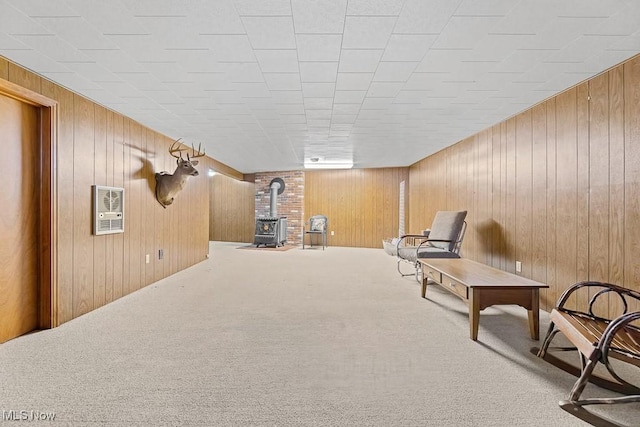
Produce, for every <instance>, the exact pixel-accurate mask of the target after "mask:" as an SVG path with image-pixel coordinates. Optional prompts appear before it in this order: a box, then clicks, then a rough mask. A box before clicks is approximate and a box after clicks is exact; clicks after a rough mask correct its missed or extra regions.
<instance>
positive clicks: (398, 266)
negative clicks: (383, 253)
mask: <svg viewBox="0 0 640 427" xmlns="http://www.w3.org/2000/svg"><path fill="white" fill-rule="evenodd" d="M401 262H406V261H404V260H403V259H402V258H398V265H397V268H398V273H400V275H401V276H402V277H405V276H413V275H414V274H415V271H413V272H411V273H403V272H402V270H401V269H400V263H401Z"/></svg>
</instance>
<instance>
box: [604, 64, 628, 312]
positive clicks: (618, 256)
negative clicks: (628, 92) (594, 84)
mask: <svg viewBox="0 0 640 427" xmlns="http://www.w3.org/2000/svg"><path fill="white" fill-rule="evenodd" d="M623 70H624V68H623V67H616V68H614V69H613V70H611V71H610V72H609V73H608V74H609V236H608V248H609V253H608V255H609V260H608V265H609V277H608V282H609V283H613V284H616V285H620V286H624V240H625V225H624V218H625V216H624V215H625V211H624V209H621V208H620V207H621V206H624V205H625V195H624V162H625V160H624V138H625V136H624V135H625V127H624V82H623ZM619 313H622V307H621V304H620V302H619V301H618V300H617V299H615V298H612V299H611V300H610V304H609V314H610V315H615V314H619Z"/></svg>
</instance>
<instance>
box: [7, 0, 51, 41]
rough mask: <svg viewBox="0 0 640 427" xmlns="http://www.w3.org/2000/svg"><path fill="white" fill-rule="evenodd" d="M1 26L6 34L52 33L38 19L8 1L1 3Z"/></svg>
mask: <svg viewBox="0 0 640 427" xmlns="http://www.w3.org/2000/svg"><path fill="white" fill-rule="evenodd" d="M0 28H2V32H3V33H5V34H9V35H12V34H52V33H51V32H50V31H49V30H47V29H46V28H45V27H43V26H42V25H41V24H40V23H39V22H37V21H36V20H33V19H30V18H29V17H28V16H26V13H24V12H22V11H20V10H19V9H17V8H15V7H14V6H12V5H10V4H8V3H0Z"/></svg>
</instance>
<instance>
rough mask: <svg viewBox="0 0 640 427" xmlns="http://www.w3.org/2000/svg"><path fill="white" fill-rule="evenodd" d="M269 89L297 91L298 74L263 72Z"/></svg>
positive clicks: (298, 84)
mask: <svg viewBox="0 0 640 427" xmlns="http://www.w3.org/2000/svg"><path fill="white" fill-rule="evenodd" d="M264 79H265V81H266V82H267V86H268V88H269V90H271V91H274V90H290V91H299V90H301V86H300V74H298V73H264Z"/></svg>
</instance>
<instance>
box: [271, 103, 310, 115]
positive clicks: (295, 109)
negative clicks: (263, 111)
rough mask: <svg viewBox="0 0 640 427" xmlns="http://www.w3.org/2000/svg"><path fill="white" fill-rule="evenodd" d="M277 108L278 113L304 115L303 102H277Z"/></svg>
mask: <svg viewBox="0 0 640 427" xmlns="http://www.w3.org/2000/svg"><path fill="white" fill-rule="evenodd" d="M276 109H277V110H278V113H279V114H281V115H283V116H285V115H298V116H304V105H303V104H276Z"/></svg>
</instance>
